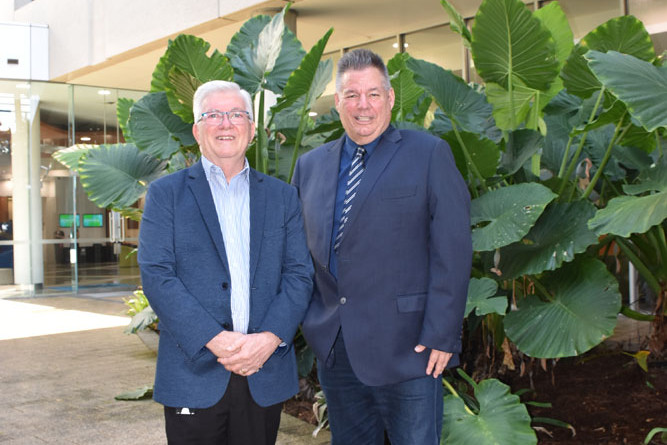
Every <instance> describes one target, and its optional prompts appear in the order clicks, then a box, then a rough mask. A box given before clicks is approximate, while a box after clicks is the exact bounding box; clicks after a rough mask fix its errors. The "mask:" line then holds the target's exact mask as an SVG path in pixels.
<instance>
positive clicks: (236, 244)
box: [138, 81, 312, 445]
mask: <svg viewBox="0 0 667 445" xmlns="http://www.w3.org/2000/svg"><path fill="white" fill-rule="evenodd" d="M193 102H194V104H193V110H194V116H195V124H194V126H193V129H192V131H193V134H194V136H195V138H196V140H197V142H198V143H199V148H200V150H201V154H202V156H201V160H200V161H199V162H197V163H196V164H194V165H193V166H191V167H189V168H187V169H184V170H181V171H178V172H176V173H173V174H171V175H168V176H165V177H163V178H161V179H158V180H156V181H154V182H153V183H152V184H151V185H150V187H149V190H148V193H147V196H146V204H145V208H144V214H143V219H142V223H141V230H140V235H139V256H138V260H139V265H140V267H141V279H142V282H143V288H144V292H145V294H146V296H147V298H148V300H149V301H150V303H151V306H152V307H153V309H154V310H155V312H156V313H157V315H158V316H159V318H160V326H159V327H160V345H159V351H158V362H157V371H156V378H155V390H154V398H155V400H156V401H157V402H159V403H162V404H163V405H164V406H165V424H166V432H167V439H168V441H169V443H170V444H183V445H185V444H188V445H191V444H232V445H247V444H273V443H275V440H276V436H277V433H278V426H279V423H280V413H281V408H282V402H283V401H284V400H286V399H288V398H289V397H291V396H292V395H294V394H295V393H296V392H297V391H298V376H297V368H296V357H295V353H294V348H293V346H292V338H293V337H294V334H295V332H296V330H297V327H298V325H299V323H300V322H301V320H302V318H303V315H304V313H305V310H306V308H307V307H308V302H309V301H310V297H311V293H312V262H311V259H310V257H309V254H308V249H307V246H306V240H305V234H304V231H303V223H302V216H301V209H300V205H299V201H298V197H297V194H296V190H294V188H293V187H292V186H290V185H289V184H285V183H284V182H282V181H279V180H277V179H275V178H271V177H268V176H266V175H263V174H261V173H259V172H257V171H255V170H254V169H251V168H249V166H248V161H247V159H246V157H245V152H246V150H247V148H248V145H249V144H250V142H251V140H252V138H253V136H254V134H255V124H254V123H253V116H252V101H251V98H250V96H249V94H248V93H247V92H245V91H243V90H241V89H240V88H239V86H238V85H237V84H235V83H232V82H223V81H212V82H208V83H206V84H204V85H202V86H201V87H199V89H198V90H197V92H196V93H195V95H194V100H193Z"/></svg>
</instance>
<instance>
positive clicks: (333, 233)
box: [293, 50, 472, 445]
mask: <svg viewBox="0 0 667 445" xmlns="http://www.w3.org/2000/svg"><path fill="white" fill-rule="evenodd" d="M335 104H336V109H337V110H338V112H339V114H340V119H341V123H342V124H343V127H344V129H345V133H346V134H345V136H344V137H342V138H341V139H339V140H336V141H333V142H330V143H327V144H325V145H323V146H321V147H319V148H316V149H315V150H312V151H311V152H308V153H306V154H304V155H302V156H301V157H300V158H299V160H298V162H297V165H296V169H295V173H294V179H293V183H294V184H295V185H296V187H297V189H298V190H299V197H300V199H301V203H302V207H303V215H304V223H305V227H306V238H307V241H308V247H309V249H310V252H311V255H312V257H313V262H314V265H315V290H314V294H313V299H312V301H311V303H310V306H309V309H308V311H307V313H306V318H305V320H304V322H303V327H302V329H303V333H304V335H305V338H306V340H307V341H308V343H309V344H310V346H311V347H312V348H313V350H314V351H315V354H316V355H317V358H318V372H319V378H320V383H321V385H322V388H323V390H324V394H325V396H326V401H327V407H328V412H329V422H330V425H331V432H332V443H333V444H334V445H336V444H341V445H342V444H346V445H347V444H355V445H364V444H369V445H371V444H372V445H375V444H382V443H383V433H384V431H385V430H386V432H387V434H388V436H389V439H390V441H391V443H392V444H393V445H401V444H403V445H408V444H410V445H414V444H419V445H431V444H438V443H439V438H440V431H441V425H442V409H443V405H442V382H441V380H440V378H439V377H440V375H441V373H442V372H443V370H444V369H445V367H447V366H453V365H456V364H457V363H458V355H457V353H458V352H460V350H461V329H462V321H463V312H464V308H465V301H466V294H467V285H468V279H469V274H470V266H471V258H472V242H471V238H470V221H469V219H470V217H469V204H470V203H469V201H470V196H469V194H468V190H467V187H466V184H465V182H464V181H463V179H462V177H461V175H460V174H459V172H458V170H457V169H456V165H455V163H454V159H453V156H452V153H451V151H450V149H449V146H448V145H447V143H446V142H444V141H443V140H441V139H439V138H436V137H434V136H432V135H429V134H427V133H426V132H420V131H413V130H397V129H395V128H393V127H392V126H391V125H390V120H391V110H392V107H393V105H394V91H393V89H392V88H391V83H390V82H389V77H388V74H387V69H386V67H385V65H384V63H383V61H382V59H381V58H380V57H379V56H377V55H376V54H374V53H372V52H370V51H368V50H355V51H350V52H348V53H346V54H345V55H344V56H343V57H342V58H341V59H340V61H339V62H338V72H337V76H336V94H335ZM358 147H362V148H363V150H361V149H358Z"/></svg>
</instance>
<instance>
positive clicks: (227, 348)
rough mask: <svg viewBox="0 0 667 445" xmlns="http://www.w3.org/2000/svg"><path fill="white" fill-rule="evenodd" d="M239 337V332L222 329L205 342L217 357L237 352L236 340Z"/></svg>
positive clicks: (240, 335) (228, 355)
mask: <svg viewBox="0 0 667 445" xmlns="http://www.w3.org/2000/svg"><path fill="white" fill-rule="evenodd" d="M241 337H243V334H241V333H240V332H234V331H222V332H220V333H219V334H218V335H216V336H215V337H213V338H212V339H211V340H210V341H209V342H208V343H206V347H207V348H208V349H209V350H210V351H211V352H212V353H213V354H214V355H215V356H216V357H218V358H222V357H231V356H232V355H234V354H236V353H237V352H238V350H237V349H236V348H237V347H236V342H237V341H238V340H239V339H240V338H241Z"/></svg>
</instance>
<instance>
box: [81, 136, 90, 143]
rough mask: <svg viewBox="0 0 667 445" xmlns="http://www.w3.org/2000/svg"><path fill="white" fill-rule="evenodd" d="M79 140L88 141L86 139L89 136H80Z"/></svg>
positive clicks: (88, 139)
mask: <svg viewBox="0 0 667 445" xmlns="http://www.w3.org/2000/svg"><path fill="white" fill-rule="evenodd" d="M81 140H82V141H83V142H88V141H90V138H89V137H88V136H82V137H81Z"/></svg>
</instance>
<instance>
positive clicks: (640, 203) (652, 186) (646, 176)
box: [588, 156, 667, 237]
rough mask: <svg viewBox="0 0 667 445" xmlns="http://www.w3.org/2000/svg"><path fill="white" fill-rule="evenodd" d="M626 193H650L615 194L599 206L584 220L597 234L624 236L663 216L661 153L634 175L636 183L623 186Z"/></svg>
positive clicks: (666, 203) (666, 179) (665, 168)
mask: <svg viewBox="0 0 667 445" xmlns="http://www.w3.org/2000/svg"><path fill="white" fill-rule="evenodd" d="M623 191H625V193H628V194H630V195H639V194H640V193H647V192H648V193H650V194H648V195H645V196H619V197H617V198H614V199H612V200H611V201H609V203H607V207H605V208H604V209H600V210H598V211H597V213H596V214H595V217H594V218H592V219H591V220H590V221H589V222H588V226H589V227H590V228H591V230H594V231H595V232H596V233H597V234H598V235H603V234H607V233H609V234H612V235H619V236H622V237H628V236H630V235H631V234H632V233H644V232H646V231H648V229H650V228H651V227H653V226H655V225H657V224H660V223H662V222H663V221H665V219H667V160H666V159H665V157H664V156H663V157H662V158H661V159H660V160H659V161H658V162H656V163H655V164H654V165H652V166H651V167H650V168H649V169H647V170H645V171H643V172H642V173H641V174H640V175H639V177H638V183H637V184H627V185H624V186H623Z"/></svg>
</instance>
